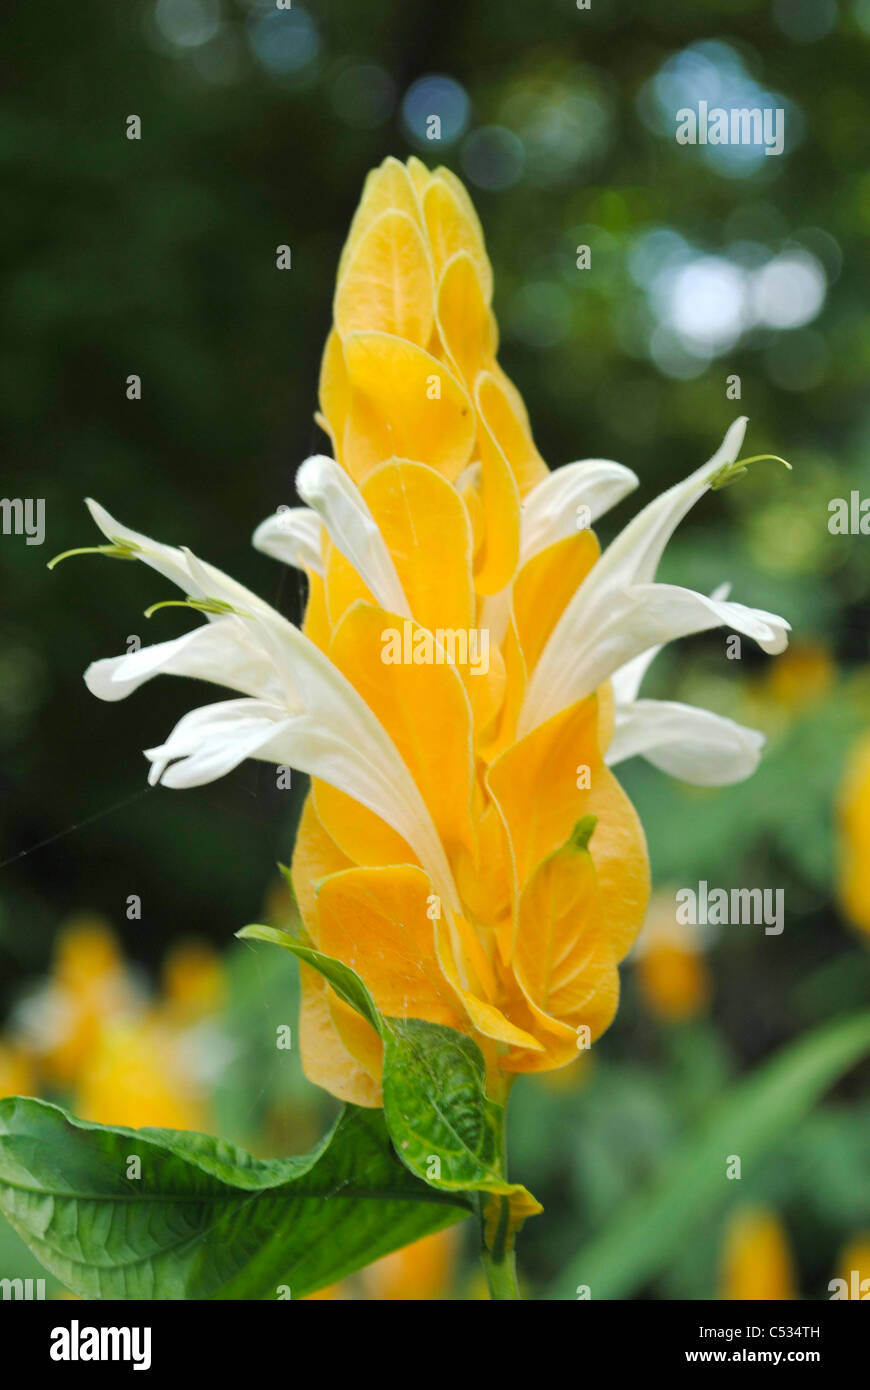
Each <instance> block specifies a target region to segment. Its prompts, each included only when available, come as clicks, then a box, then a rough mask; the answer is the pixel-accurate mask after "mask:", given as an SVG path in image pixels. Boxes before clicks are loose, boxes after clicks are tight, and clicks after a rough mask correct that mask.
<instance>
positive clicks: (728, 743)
mask: <svg viewBox="0 0 870 1390" xmlns="http://www.w3.org/2000/svg"><path fill="white" fill-rule="evenodd" d="M729 588H730V586H729V585H728V584H721V585H720V586H719V588H718V589H716V590H715V592H714V593H713V594H712V596H711V597H712V598H713V600H714V601H720V600H722V599H725V598H727V597H728V591H729ZM659 650H660V648H659V647H650V649H649V651H647V652H643V653H641V655H640V656H636V657H635V658H634V660H632V661H629V662H627V663H626V665H625V666H621V667H620V669H619V670H618V671H614V673H613V677H612V679H611V686H612V689H613V704H614V727H613V737H612V739H611V741H610V746H609V747H608V750H607V755H606V758H605V761H606V762H607V763H608V764H609V766H610V767H615V766H616V764H617V763H621V762H624V761H625V759H626V758H633V757H635V756H636V755H638V754H639V755H640V756H642V757H644V758H646V759H647V760H648V761H649V762H651V763H653V764H654V765H655V766H656V767H657V768H659V769H660V770H661V771H662V772H667V773H669V774H670V776H672V777H679V778H680V780H681V781H683V782H693V783H694V784H695V786H698V787H723V786H727V785H729V784H730V783H732V782H742V781H744V780H745V778H747V777H751V776H752V774H753V772H755V770H756V768H757V767H758V764H759V761H760V759H761V752H762V749H763V747H764V742H765V739H764V735H763V734H761V733H759V732H758V731H757V730H756V729H748V728H746V727H745V726H744V725H742V724H737V723H735V722H734V720H733V719H726V718H725V717H724V716H722V715H718V714H714V713H713V712H712V711H711V710H706V709H697V708H696V707H695V706H693V705H683V704H678V703H676V702H674V701H672V700H640V699H638V691H639V690H640V684H641V681H642V680H643V678H644V676H645V674H646V672H647V670H648V668H649V666H650V664H651V662H652V660H653V658H654V657H655V656H656V654H657V652H658V651H659Z"/></svg>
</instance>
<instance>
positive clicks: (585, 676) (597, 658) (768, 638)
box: [520, 584, 790, 734]
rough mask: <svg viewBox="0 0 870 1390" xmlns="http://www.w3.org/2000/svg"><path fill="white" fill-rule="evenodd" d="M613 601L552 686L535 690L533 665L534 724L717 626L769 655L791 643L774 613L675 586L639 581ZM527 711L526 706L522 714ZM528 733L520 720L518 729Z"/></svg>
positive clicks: (570, 654)
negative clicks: (656, 652) (659, 651)
mask: <svg viewBox="0 0 870 1390" xmlns="http://www.w3.org/2000/svg"><path fill="white" fill-rule="evenodd" d="M609 599H610V601H609V604H608V607H607V611H606V613H604V614H602V620H601V621H600V622H599V623H598V625H597V627H596V629H595V631H594V634H592V636H591V638H590V637H589V636H588V635H587V636H586V640H583V639H582V638H581V637H580V636H579V634H578V637H577V638H576V639H575V640H574V643H573V647H572V648H571V649H570V650H569V651H568V652H567V653H566V654H565V656H564V657H563V659H562V661H561V663H560V667H559V671H558V676H556V677H554V679H553V681H552V684H551V685H550V687H549V689H541V688H540V686H538V688H537V689H536V683H537V682H538V674H539V672H540V669H541V663H540V662H539V663H538V666H537V667H536V668H535V672H534V675H533V677H532V682H531V685H530V696H531V698H532V699H535V700H536V701H537V703H536V704H534V705H532V703H531V699H530V697H528V696H527V705H528V707H529V708H530V709H535V710H537V711H538V712H539V717H538V719H537V720H536V723H540V722H542V719H548V718H549V717H550V715H552V714H555V713H556V712H557V711H558V710H560V709H564V708H565V707H566V706H567V705H570V704H573V702H574V701H575V700H579V699H582V698H583V696H585V695H589V694H591V693H592V691H593V690H597V688H598V686H599V685H602V684H603V682H604V681H606V680H608V679H609V678H610V677H611V676H612V675H613V673H614V672H615V671H617V670H619V668H620V667H622V666H625V665H626V664H627V663H629V662H631V661H633V660H634V658H635V657H638V656H640V655H641V654H642V653H644V652H647V651H648V650H649V649H650V648H651V647H653V648H659V647H662V646H664V644H665V643H666V642H673V641H675V640H676V639H677V638H680V637H689V636H691V635H692V634H694V633H698V632H707V631H709V629H710V628H714V627H728V628H730V629H731V630H732V631H733V632H739V633H742V634H743V635H744V636H746V637H752V638H754V640H755V641H756V642H757V643H758V644H759V646H760V647H761V648H762V649H763V650H764V651H766V652H769V653H771V654H775V653H778V652H781V651H783V650H784V649H785V647H786V646H787V645H788V637H787V633H788V632H789V631H790V627H789V624H788V623H787V622H786V621H785V619H784V618H780V617H778V616H777V615H776V614H775V613H768V612H766V611H765V610H764V609H761V608H747V607H746V606H745V605H744V604H742V603H730V602H724V601H721V600H716V599H714V598H710V597H708V595H707V594H699V593H696V592H695V590H694V589H682V588H680V587H679V586H678V585H675V584H635V585H633V587H632V588H630V589H627V590H625V591H622V592H616V593H613V594H611V595H610V596H609ZM557 627H558V624H557ZM550 640H551V641H552V638H551V639H550ZM565 640H570V639H565ZM624 695H625V692H623V691H620V696H621V698H624ZM525 710H526V706H524V713H525ZM541 711H543V713H541ZM528 727H531V728H533V727H535V726H534V725H529V726H528ZM526 731H527V730H526V726H525V725H524V724H523V722H522V721H521V724H520V733H521V734H522V733H524V732H526Z"/></svg>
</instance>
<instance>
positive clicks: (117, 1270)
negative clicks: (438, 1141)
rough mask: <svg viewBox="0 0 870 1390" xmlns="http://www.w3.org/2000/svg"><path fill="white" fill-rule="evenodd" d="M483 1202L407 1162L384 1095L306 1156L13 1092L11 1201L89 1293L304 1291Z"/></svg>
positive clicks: (42, 1247)
mask: <svg viewBox="0 0 870 1390" xmlns="http://www.w3.org/2000/svg"><path fill="white" fill-rule="evenodd" d="M135 1159H139V1160H140V1164H139V1165H138V1167H139V1169H140V1173H141V1175H140V1176H138V1177H137V1176H133V1174H135V1172H136V1171H137V1165H136V1164H135V1163H134V1162H132V1161H131V1160H135ZM471 1208H472V1202H471V1200H470V1199H463V1198H462V1197H461V1196H460V1195H458V1194H456V1195H451V1194H447V1193H440V1192H436V1191H434V1190H433V1189H432V1188H431V1187H430V1186H427V1185H426V1184H425V1183H422V1182H420V1181H418V1179H416V1178H415V1177H414V1176H413V1174H412V1173H411V1172H409V1170H408V1168H407V1167H406V1166H405V1165H403V1164H402V1163H400V1162H399V1161H398V1159H397V1157H396V1154H395V1151H394V1149H393V1147H392V1145H391V1143H390V1137H389V1134H388V1133H387V1128H386V1125H385V1123H384V1118H383V1115H382V1114H381V1112H380V1111H378V1110H364V1109H360V1108H358V1107H356V1106H346V1107H345V1108H344V1110H343V1111H342V1113H341V1115H340V1116H339V1118H338V1121H337V1122H336V1124H335V1127H334V1128H333V1130H332V1131H331V1133H330V1134H328V1135H327V1136H326V1138H325V1139H324V1140H323V1141H322V1143H321V1144H319V1145H318V1146H317V1148H316V1149H314V1151H313V1152H312V1153H310V1154H307V1155H305V1156H304V1157H300V1158H281V1159H256V1158H253V1157H252V1156H251V1155H250V1154H248V1153H245V1152H244V1150H242V1149H238V1148H236V1147H235V1146H234V1145H231V1144H227V1143H224V1142H223V1141H222V1140H219V1139H213V1138H210V1137H209V1136H207V1135H204V1134H193V1133H187V1132H184V1131H176V1130H163V1129H141V1130H134V1129H124V1128H120V1127H112V1126H105V1125H96V1124H89V1123H86V1122H85V1121H83V1120H77V1119H74V1118H73V1117H72V1116H70V1115H68V1114H67V1113H66V1112H65V1111H63V1110H62V1109H60V1108H59V1107H58V1106H55V1105H50V1104H48V1103H47V1102H45V1101H40V1100H29V1099H22V1098H20V1097H12V1098H9V1099H6V1100H2V1101H0V1210H2V1211H3V1213H4V1214H5V1216H6V1217H7V1218H8V1220H9V1223H10V1225H11V1226H12V1227H13V1229H14V1230H15V1231H16V1232H17V1233H18V1235H19V1236H20V1237H21V1238H22V1240H24V1241H25V1243H26V1244H27V1245H28V1246H29V1248H30V1249H31V1250H32V1252H33V1253H34V1255H35V1256H36V1257H37V1259H39V1260H40V1262H41V1263H42V1264H43V1265H45V1267H46V1269H49V1270H50V1271H51V1272H52V1274H54V1275H56V1276H57V1278H58V1279H60V1280H61V1282H62V1283H63V1284H65V1285H66V1287H67V1288H69V1289H71V1290H72V1291H73V1292H74V1293H77V1294H79V1295H80V1296H81V1297H82V1298H88V1299H115V1298H118V1299H273V1298H287V1297H291V1298H301V1297H303V1296H304V1295H305V1294H308V1293H312V1292H313V1291H314V1290H316V1289H319V1288H322V1287H323V1286H324V1285H326V1284H330V1283H333V1282H334V1281H335V1280H337V1279H341V1278H342V1277H344V1276H345V1275H346V1274H350V1273H351V1272H352V1271H353V1270H355V1269H360V1268H361V1267H362V1266H363V1265H366V1264H369V1263H370V1262H371V1261H372V1260H376V1259H378V1258H380V1256H381V1255H385V1254H387V1253H389V1251H391V1250H395V1249H398V1248H399V1247H401V1246H403V1245H407V1244H408V1243H409V1242H411V1241H414V1240H418V1239H419V1238H420V1237H422V1236H424V1235H429V1234H430V1233H431V1232H433V1231H438V1230H441V1229H442V1228H443V1227H444V1226H449V1225H451V1224H452V1223H453V1222H455V1221H459V1220H461V1219H462V1218H463V1217H464V1216H466V1215H467V1214H468V1212H469V1211H470V1210H471Z"/></svg>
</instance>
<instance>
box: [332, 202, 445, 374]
mask: <svg viewBox="0 0 870 1390" xmlns="http://www.w3.org/2000/svg"><path fill="white" fill-rule="evenodd" d="M434 295H435V284H434V280H433V277H432V263H431V261H430V259H429V255H428V253H427V251H426V247H425V245H424V243H423V237H422V235H421V233H420V229H419V226H418V224H417V223H416V222H415V221H413V220H412V218H410V217H409V216H408V215H407V213H404V212H397V211H395V210H393V209H391V210H390V211H389V212H383V213H381V215H380V217H377V218H376V219H375V221H374V222H372V224H371V225H370V226H369V227H368V228H367V229H366V231H365V232H364V233H363V234H362V236H361V237H360V238H359V240H358V241H357V242H356V244H355V246H354V248H353V252H352V255H351V256H350V259H349V261H348V264H347V268H346V270H345V272H344V275H343V277H342V279H341V280H340V281H339V283H338V288H337V290H336V293H335V306H334V313H335V326H336V328H337V329H338V332H339V334H340V335H341V337H342V338H345V337H346V335H347V334H348V333H354V332H356V331H357V330H365V329H377V330H379V331H380V332H382V333H393V334H396V335H397V336H398V337H400V338H406V339H408V341H409V342H412V343H418V344H419V346H420V347H426V346H427V344H428V342H429V339H430V337H431V335H432V324H433V321H434V308H433V301H434Z"/></svg>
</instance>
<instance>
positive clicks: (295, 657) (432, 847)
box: [147, 624, 457, 907]
mask: <svg viewBox="0 0 870 1390" xmlns="http://www.w3.org/2000/svg"><path fill="white" fill-rule="evenodd" d="M281 640H282V647H283V651H282V659H283V663H284V664H285V666H286V668H287V670H288V671H290V672H292V678H293V684H294V689H295V692H296V697H297V701H298V703H297V704H296V706H295V708H293V707H290V706H289V705H287V704H286V703H283V704H269V703H266V702H264V701H257V700H253V701H252V700H230V701H226V702H224V703H223V704H219V705H211V706H206V707H205V708H204V709H200V710H194V711H193V713H192V714H190V715H186V716H185V718H184V719H182V720H181V721H180V723H179V724H178V725H177V727H176V728H175V730H174V731H173V733H172V734H171V735H170V737H169V739H168V740H167V742H166V744H164V745H163V746H162V747H161V748H158V749H152V750H150V751H149V753H148V755H147V756H148V757H149V758H151V759H152V761H154V762H155V763H157V764H158V768H157V772H156V774H155V773H154V771H153V770H152V776H156V777H158V778H160V779H161V780H162V781H164V782H166V783H167V785H170V786H188V785H189V786H193V785H199V783H200V782H205V781H210V780H212V779H213V778H214V777H221V776H223V774H224V772H226V771H229V770H230V768H232V767H235V766H236V765H237V764H238V763H240V762H242V761H243V760H244V759H245V758H248V757H258V758H263V759H265V760H267V761H269V762H275V763H279V764H281V763H286V764H288V765H289V766H292V767H295V768H298V769H299V771H300V772H308V773H310V774H311V776H313V777H321V778H323V780H324V781H326V782H329V783H330V784H331V785H332V786H335V787H337V788H338V789H339V791H343V792H345V793H346V794H347V795H348V796H350V797H352V798H353V799H354V800H355V801H359V802H361V803H362V804H363V805H364V806H367V807H368V808H369V810H371V811H374V812H375V814H376V815H378V816H380V817H381V818H382V819H383V820H385V821H386V822H387V824H388V825H391V826H392V827H393V829H394V830H396V831H397V832H398V833H399V834H400V835H402V836H403V837H404V838H405V839H406V840H407V841H408V843H409V845H410V846H411V847H412V849H413V850H414V851H415V852H416V854H417V856H418V858H419V859H420V862H421V864H422V865H423V867H424V868H425V869H426V871H427V873H428V874H429V875H430V877H431V878H432V880H433V882H434V883H436V884H438V885H439V887H438V888H437V890H436V891H438V892H440V893H441V894H442V895H443V896H444V897H445V899H446V901H447V902H448V903H449V904H450V905H451V906H453V907H455V906H456V905H457V897H456V889H455V886H454V884H453V878H452V875H451V872H450V868H449V865H448V863H447V858H446V856H445V854H444V850H443V848H442V845H441V841H440V839H439V837H438V832H437V831H436V829H435V825H434V823H433V821H432V817H431V815H430V813H429V811H428V809H427V807H426V804H425V802H424V801H423V798H422V796H421V795H420V792H419V791H418V789H417V785H416V783H415V782H414V779H413V778H412V776H411V774H410V772H409V771H408V768H407V766H406V764H405V763H404V762H403V761H402V758H401V756H400V754H399V752H398V750H397V749H396V746H395V744H394V743H393V741H392V739H391V738H390V737H389V735H388V734H387V732H386V730H385V729H384V727H383V725H382V724H381V723H380V721H379V720H378V719H377V718H376V716H375V715H374V714H373V713H372V711H371V710H370V709H369V707H368V705H367V704H366V703H365V701H364V700H363V699H362V697H361V696H360V695H359V694H358V693H357V691H356V690H355V689H354V687H353V686H352V685H351V684H350V682H349V681H348V680H347V679H346V678H345V677H344V676H343V675H342V674H341V672H340V671H338V670H337V668H336V667H335V666H333V665H332V663H331V661H330V660H329V658H328V657H327V656H325V655H324V653H323V652H321V651H320V649H319V648H318V647H316V646H315V644H314V643H313V642H312V641H311V640H310V639H309V638H308V637H306V636H305V635H304V633H302V632H300V631H299V630H298V628H295V627H293V626H292V625H291V624H287V630H286V632H283V633H282V634H281ZM269 726H271V727H272V734H271V735H270V734H269V732H268V729H269ZM279 726H280V727H279ZM258 730H259V731H260V732H262V734H263V738H262V740H260V739H259V736H258V732H257V731H258ZM224 739H227V748H226V751H225V752H222V750H221V743H222V741H223V740H224ZM194 754H195V755H196V758H195V761H194V762H193V764H192V766H191V767H190V768H188V767H187V763H186V762H185V763H184V764H183V766H182V767H181V768H179V769H178V771H173V769H172V768H169V769H168V770H166V771H164V769H166V767H167V763H168V762H169V761H171V760H172V759H175V758H179V757H180V758H184V759H189V758H191V757H192V756H193V755H194ZM236 754H238V756H236ZM189 777H194V778H196V779H197V780H196V781H195V782H194V781H188V780H186V779H188V778H189ZM179 779H182V780H179Z"/></svg>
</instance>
